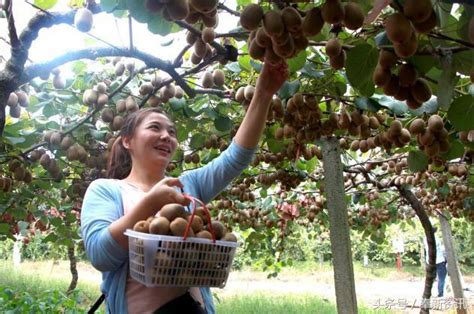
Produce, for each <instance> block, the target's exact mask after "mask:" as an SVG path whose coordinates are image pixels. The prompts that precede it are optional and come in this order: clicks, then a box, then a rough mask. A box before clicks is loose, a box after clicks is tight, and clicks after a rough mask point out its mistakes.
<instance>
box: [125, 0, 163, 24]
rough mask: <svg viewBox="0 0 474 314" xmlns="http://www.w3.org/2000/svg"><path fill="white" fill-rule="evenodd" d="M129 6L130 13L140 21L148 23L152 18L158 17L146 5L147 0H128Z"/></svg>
mask: <svg viewBox="0 0 474 314" xmlns="http://www.w3.org/2000/svg"><path fill="white" fill-rule="evenodd" d="M127 8H128V10H129V12H130V15H131V16H132V17H133V18H134V19H135V20H136V21H137V22H139V23H147V22H148V21H149V20H151V19H152V18H156V16H152V15H151V13H150V12H149V11H148V10H147V8H146V7H145V0H127Z"/></svg>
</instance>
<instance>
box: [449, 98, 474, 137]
mask: <svg viewBox="0 0 474 314" xmlns="http://www.w3.org/2000/svg"><path fill="white" fill-rule="evenodd" d="M448 120H449V122H451V124H452V125H453V127H454V128H455V129H456V130H458V131H469V130H472V129H474V97H473V96H471V95H464V96H461V97H459V98H456V99H455V100H454V101H453V102H452V104H451V106H450V107H449V110H448Z"/></svg>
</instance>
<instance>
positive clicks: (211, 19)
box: [201, 13, 219, 28]
mask: <svg viewBox="0 0 474 314" xmlns="http://www.w3.org/2000/svg"><path fill="white" fill-rule="evenodd" d="M201 20H202V23H203V24H204V26H206V27H213V28H214V27H216V26H217V24H218V23H219V15H217V14H214V15H212V14H211V13H209V14H204V15H201Z"/></svg>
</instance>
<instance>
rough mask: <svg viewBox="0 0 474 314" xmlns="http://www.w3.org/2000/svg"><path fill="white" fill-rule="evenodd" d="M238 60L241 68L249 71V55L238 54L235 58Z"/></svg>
mask: <svg viewBox="0 0 474 314" xmlns="http://www.w3.org/2000/svg"><path fill="white" fill-rule="evenodd" d="M237 61H238V62H239V66H240V68H241V69H243V70H245V71H247V72H250V69H251V65H250V57H249V56H248V55H245V56H240V57H239V59H238V60H237Z"/></svg>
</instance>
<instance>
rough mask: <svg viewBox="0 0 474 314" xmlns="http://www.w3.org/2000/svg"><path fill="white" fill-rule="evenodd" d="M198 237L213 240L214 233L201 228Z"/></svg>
mask: <svg viewBox="0 0 474 314" xmlns="http://www.w3.org/2000/svg"><path fill="white" fill-rule="evenodd" d="M196 237H197V238H200V239H208V240H212V234H211V233H210V232H209V231H207V230H201V231H199V232H198V233H197V234H196Z"/></svg>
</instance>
